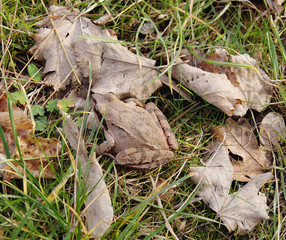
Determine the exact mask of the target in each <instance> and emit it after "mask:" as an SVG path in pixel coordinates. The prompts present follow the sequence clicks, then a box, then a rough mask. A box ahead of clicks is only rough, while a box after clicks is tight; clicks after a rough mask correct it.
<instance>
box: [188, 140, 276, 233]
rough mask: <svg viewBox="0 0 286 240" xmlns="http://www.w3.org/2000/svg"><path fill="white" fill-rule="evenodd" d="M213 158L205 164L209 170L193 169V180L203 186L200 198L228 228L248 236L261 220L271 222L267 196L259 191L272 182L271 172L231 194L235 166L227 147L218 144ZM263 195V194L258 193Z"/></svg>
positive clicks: (215, 146)
mask: <svg viewBox="0 0 286 240" xmlns="http://www.w3.org/2000/svg"><path fill="white" fill-rule="evenodd" d="M210 150H211V156H210V157H209V158H208V159H207V160H206V162H204V165H205V167H192V168H191V173H192V174H193V176H192V180H193V181H194V182H195V183H197V184H202V186H201V188H200V189H199V191H198V195H199V196H200V197H202V198H203V200H204V201H205V202H206V203H208V204H209V206H210V208H211V209H213V210H214V211H215V212H217V216H218V217H220V218H221V219H222V221H223V223H224V224H225V226H226V227H227V228H228V230H229V231H233V230H235V229H236V228H238V230H237V233H239V234H246V233H247V232H248V231H250V230H252V229H253V228H254V227H255V226H256V225H257V224H259V222H260V221H263V220H266V219H268V215H267V210H268V206H267V205H266V196H265V194H263V193H260V192H259V189H260V188H261V186H262V185H263V184H264V183H266V182H267V181H269V180H270V179H272V177H273V175H272V174H271V173H265V174H261V175H258V176H255V177H254V178H253V179H251V181H250V182H249V183H247V184H246V185H245V186H243V187H242V188H241V189H239V191H238V192H237V193H234V194H232V195H230V194H229V190H230V186H231V183H232V174H233V167H232V164H231V162H230V160H229V157H228V150H227V148H226V146H224V145H222V144H220V143H217V142H214V143H213V144H212V146H211V149H210ZM258 192H259V193H258Z"/></svg>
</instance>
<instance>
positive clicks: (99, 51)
mask: <svg viewBox="0 0 286 240" xmlns="http://www.w3.org/2000/svg"><path fill="white" fill-rule="evenodd" d="M49 11H50V16H52V18H51V19H52V20H50V19H46V20H44V22H42V23H41V26H42V27H41V28H40V29H39V30H38V33H37V34H36V35H34V38H35V40H36V44H35V45H34V47H33V48H32V49H31V50H30V52H31V53H35V58H36V59H38V60H45V61H46V64H45V69H44V73H46V77H45V81H46V82H47V84H48V85H51V86H53V88H54V89H56V90H60V89H65V87H66V86H67V85H68V84H69V83H70V81H71V80H72V81H73V82H75V81H80V82H81V83H82V84H83V85H84V84H85V83H86V82H88V78H89V73H90V67H89V66H91V72H92V79H93V85H92V91H93V92H94V93H100V94H106V93H108V92H112V93H113V94H115V95H116V96H117V97H118V98H125V97H136V98H145V97H149V96H150V95H151V94H152V93H153V92H154V91H155V90H156V89H157V88H159V87H160V86H161V82H160V80H158V79H157V80H155V81H152V80H153V79H155V77H156V76H157V71H156V70H155V68H154V65H155V61H153V60H150V59H147V58H144V57H138V56H137V55H136V54H133V53H131V52H130V51H129V50H128V49H127V48H126V47H124V46H122V45H120V44H119V43H115V42H116V40H117V38H116V37H115V36H112V35H111V34H110V33H109V31H108V30H102V29H100V28H99V27H98V26H96V25H95V24H93V23H92V21H91V20H90V19H88V18H86V17H78V15H79V11H78V10H76V9H75V10H74V11H68V10H67V9H66V8H65V7H59V6H51V7H50V8H49ZM58 36H59V37H58ZM82 36H85V37H88V38H84V37H82ZM89 37H96V38H89Z"/></svg>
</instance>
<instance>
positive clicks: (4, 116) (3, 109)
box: [0, 94, 34, 155]
mask: <svg viewBox="0 0 286 240" xmlns="http://www.w3.org/2000/svg"><path fill="white" fill-rule="evenodd" d="M12 113H13V120H14V121H13V122H14V126H15V129H16V132H17V136H22V135H24V134H28V133H29V132H31V131H32V129H33V127H34V126H33V123H32V121H31V119H29V118H28V116H27V114H26V113H25V112H24V111H22V110H21V109H19V108H18V107H16V106H14V105H12ZM0 126H1V127H2V129H3V132H4V135H5V138H6V141H7V144H8V147H9V151H10V154H11V155H13V154H14V152H15V138H14V135H13V132H12V125H11V120H10V115H9V112H8V105H7V96H6V94H5V95H2V97H1V98H0ZM0 153H5V151H4V146H3V142H2V139H1V138H0Z"/></svg>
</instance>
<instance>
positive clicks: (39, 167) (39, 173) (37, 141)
mask: <svg viewBox="0 0 286 240" xmlns="http://www.w3.org/2000/svg"><path fill="white" fill-rule="evenodd" d="M18 141H19V146H20V149H21V155H22V157H23V159H24V160H25V164H26V168H27V169H29V171H30V172H31V174H32V175H33V176H34V177H36V178H38V177H42V178H55V175H54V172H53V170H52V167H51V164H53V160H52V158H55V157H57V155H58V152H59V150H60V143H59V141H58V139H56V138H42V137H33V136H32V135H22V136H19V137H18ZM13 157H14V158H15V159H18V160H19V161H20V155H19V152H18V151H16V152H15V154H14V155H13ZM47 157H48V159H47ZM11 164H13V166H11ZM53 167H54V166H53ZM14 168H16V169H18V171H19V172H20V173H21V174H23V172H24V170H23V168H22V167H21V166H20V165H19V164H18V163H17V162H15V161H12V162H10V164H7V165H6V167H5V168H3V169H2V171H4V173H3V174H2V175H4V176H5V178H7V179H17V178H21V177H20V176H19V174H17V173H16V171H15V169H14Z"/></svg>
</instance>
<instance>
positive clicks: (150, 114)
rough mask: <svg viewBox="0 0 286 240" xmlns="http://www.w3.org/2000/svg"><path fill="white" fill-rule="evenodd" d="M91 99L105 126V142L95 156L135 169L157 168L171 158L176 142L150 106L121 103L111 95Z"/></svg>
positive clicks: (168, 126) (152, 106)
mask: <svg viewBox="0 0 286 240" xmlns="http://www.w3.org/2000/svg"><path fill="white" fill-rule="evenodd" d="M92 97H93V99H94V100H95V102H96V105H95V108H96V110H97V111H98V112H99V113H100V114H101V115H102V116H103V118H104V122H105V127H104V136H105V141H104V142H103V143H101V144H100V145H98V146H96V148H95V151H96V153H97V154H98V155H104V154H111V155H112V156H115V157H114V159H115V163H116V164H118V165H124V166H127V167H130V168H135V169H152V168H156V167H159V166H161V165H163V164H165V163H167V162H169V161H170V160H171V159H173V158H174V152H173V150H177V149H178V143H177V139H176V137H175V135H174V133H173V132H172V130H171V127H170V125H169V123H168V121H167V119H166V117H165V116H164V115H163V113H162V112H161V111H160V110H159V108H158V107H157V106H156V105H155V104H154V103H153V102H149V103H147V104H146V105H145V106H143V105H141V104H139V103H138V101H131V102H124V101H122V100H120V99H118V98H117V97H116V96H115V95H114V94H112V93H108V94H105V95H102V94H98V93H95V94H93V95H92ZM113 154H114V155H113Z"/></svg>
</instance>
